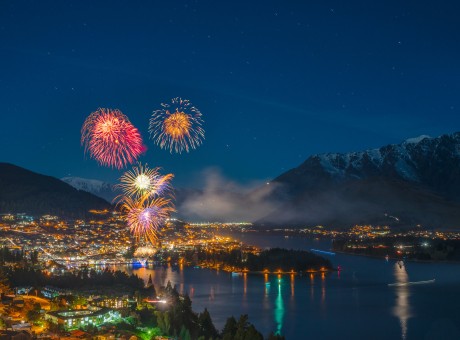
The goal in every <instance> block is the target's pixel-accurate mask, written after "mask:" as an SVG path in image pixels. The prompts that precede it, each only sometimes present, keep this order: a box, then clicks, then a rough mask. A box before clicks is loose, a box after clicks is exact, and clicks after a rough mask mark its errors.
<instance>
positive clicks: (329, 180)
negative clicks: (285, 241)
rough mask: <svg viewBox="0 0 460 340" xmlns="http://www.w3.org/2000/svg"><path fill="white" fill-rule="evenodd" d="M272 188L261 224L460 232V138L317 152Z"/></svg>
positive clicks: (422, 140)
mask: <svg viewBox="0 0 460 340" xmlns="http://www.w3.org/2000/svg"><path fill="white" fill-rule="evenodd" d="M271 183H273V184H276V185H277V189H276V190H275V191H274V192H273V194H272V196H271V198H272V199H273V200H276V201H278V202H282V203H280V204H279V205H278V208H277V209H275V210H274V211H273V212H271V213H269V214H267V215H266V216H265V217H263V218H262V219H260V220H259V223H261V224H272V223H275V224H279V223H288V224H294V225H316V224H325V225H331V226H337V227H340V226H350V225H353V224H356V223H374V224H391V225H398V226H413V225H417V224H421V225H425V226H433V227H445V228H456V227H460V213H459V211H460V133H454V134H449V135H442V136H440V137H437V138H431V137H428V136H420V137H417V138H412V139H408V140H406V141H404V142H403V143H401V144H393V145H387V146H384V147H381V148H379V149H373V150H366V151H361V152H351V153H344V154H339V153H327V154H320V155H313V156H311V157H309V158H308V159H307V160H306V161H305V162H304V163H303V164H301V165H300V166H298V167H297V168H294V169H292V170H290V171H288V172H286V173H284V174H282V175H280V176H278V177H277V178H275V179H274V180H273V181H272V182H271Z"/></svg>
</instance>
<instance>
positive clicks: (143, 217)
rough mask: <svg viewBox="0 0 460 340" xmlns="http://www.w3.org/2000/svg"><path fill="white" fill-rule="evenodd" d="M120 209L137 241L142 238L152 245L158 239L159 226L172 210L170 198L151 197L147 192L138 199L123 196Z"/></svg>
mask: <svg viewBox="0 0 460 340" xmlns="http://www.w3.org/2000/svg"><path fill="white" fill-rule="evenodd" d="M121 209H122V211H123V212H124V213H125V218H126V221H127V223H128V226H129V229H130V230H131V232H132V233H133V235H134V236H135V238H136V239H137V240H138V241H140V240H142V239H144V240H146V241H149V242H150V243H151V244H153V245H155V244H156V243H157V241H158V233H159V228H160V227H161V226H162V224H163V223H164V222H165V221H166V219H167V218H168V217H169V215H170V214H171V213H172V212H173V211H174V207H173V206H172V204H171V201H170V200H168V199H164V198H161V197H156V198H152V197H151V196H149V195H148V194H147V195H144V196H143V197H141V198H140V199H138V200H133V199H132V198H131V197H125V200H124V202H123V204H122V206H121Z"/></svg>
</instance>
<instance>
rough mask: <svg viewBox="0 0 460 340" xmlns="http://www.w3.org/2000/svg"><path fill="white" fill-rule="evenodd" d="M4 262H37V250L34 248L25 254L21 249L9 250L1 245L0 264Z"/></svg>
mask: <svg viewBox="0 0 460 340" xmlns="http://www.w3.org/2000/svg"><path fill="white" fill-rule="evenodd" d="M5 262H14V263H21V262H25V263H31V264H37V263H38V251H36V250H34V251H32V252H30V253H28V254H27V255H26V254H25V253H24V251H23V250H10V249H9V248H7V247H2V248H0V265H3V264H4V263H5Z"/></svg>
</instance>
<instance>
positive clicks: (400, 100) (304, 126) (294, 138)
mask: <svg viewBox="0 0 460 340" xmlns="http://www.w3.org/2000/svg"><path fill="white" fill-rule="evenodd" d="M173 3H174V4H173ZM459 6H460V5H459V4H458V2H457V1H450V2H443V1H400V0H397V1H387V0H385V1H368V0H367V1H343V0H342V1H259V2H256V1H253V2H251V3H250V2H249V1H228V2H225V3H224V2H221V1H186V2H173V1H161V2H160V1H157V2H154V1H135V2H134V1H133V2H128V1H97V2H96V1H81V0H79V1H53V2H51V1H17V0H14V1H13V0H12V1H6V0H2V1H0V61H1V63H0V124H1V131H0V145H1V149H0V161H6V162H11V163H14V164H17V165H20V166H23V167H26V168H28V169H31V170H33V171H37V172H41V173H45V174H49V175H53V176H57V177H63V176H68V175H71V176H79V177H85V178H95V179H102V180H107V181H110V182H114V181H115V180H116V178H118V177H119V176H120V174H121V172H120V171H116V170H112V169H108V168H104V167H101V166H98V165H97V163H96V162H95V161H94V160H92V159H90V158H89V157H88V156H86V157H85V155H84V152H83V148H82V147H81V146H80V129H81V126H82V124H83V121H84V120H85V118H86V116H87V115H89V114H90V113H91V112H92V111H94V110H96V109H97V108H98V107H110V108H118V109H120V110H122V111H123V112H124V113H125V114H126V115H128V116H129V118H130V120H131V121H132V122H133V123H134V124H135V125H136V126H137V127H138V128H139V130H140V131H141V133H142V135H143V137H144V140H145V143H146V145H147V146H148V151H147V152H146V154H145V155H143V156H142V157H141V158H140V160H141V161H142V162H148V164H149V165H151V166H161V167H163V168H164V169H165V171H169V172H173V173H175V174H176V180H175V185H177V186H197V185H199V179H200V178H201V177H200V174H201V173H202V172H203V171H204V170H205V169H209V168H215V169H219V170H220V171H221V172H222V173H223V175H224V176H226V177H228V178H230V179H232V180H235V181H237V182H240V183H249V182H252V181H254V180H267V179H271V178H273V177H276V176H277V175H279V174H281V173H282V172H284V171H286V170H288V169H290V168H292V167H295V166H297V165H299V164H300V163H301V162H302V161H304V160H305V159H306V158H307V157H308V156H310V155H311V154H315V153H322V152H348V151H358V150H362V149H367V148H374V147H379V146H382V145H385V144H390V143H399V142H401V141H403V140H404V139H406V138H409V137H415V136H418V135H421V134H427V135H431V136H438V135H440V134H443V133H450V132H454V131H458V130H460V128H459V126H460V125H459V123H460V95H459V94H460V83H459V80H460V20H459V19H458V16H459V11H460V8H459ZM178 96H179V97H182V98H187V99H189V100H190V101H191V102H192V103H193V104H194V105H195V106H197V107H198V108H199V109H200V110H201V112H202V113H203V119H204V121H205V124H204V128H205V130H206V140H205V142H204V144H203V145H202V146H201V147H200V148H199V149H197V150H194V151H191V152H190V153H189V154H181V155H178V154H172V155H171V154H170V153H169V152H168V151H166V150H161V149H159V148H158V147H157V146H155V144H154V143H153V142H152V141H150V140H148V120H149V118H150V115H151V113H152V111H153V110H155V109H158V108H159V107H160V103H161V102H166V101H169V100H170V99H171V98H173V97H178Z"/></svg>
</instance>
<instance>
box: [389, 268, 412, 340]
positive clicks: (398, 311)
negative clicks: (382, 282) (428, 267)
mask: <svg viewBox="0 0 460 340" xmlns="http://www.w3.org/2000/svg"><path fill="white" fill-rule="evenodd" d="M393 267H394V275H395V279H396V283H407V282H409V275H408V274H407V271H406V266H405V265H404V264H402V263H395V264H394V266H393ZM395 293H396V305H395V307H394V308H393V314H394V315H395V316H396V317H397V318H398V319H399V323H400V325H401V338H402V339H403V340H405V339H406V336H407V320H409V318H410V317H411V311H410V309H411V307H410V304H409V296H410V288H409V286H398V287H395Z"/></svg>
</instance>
